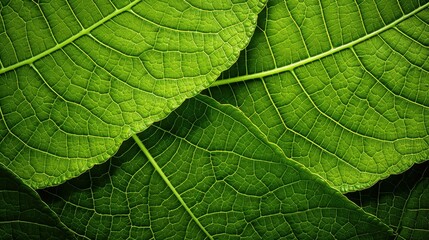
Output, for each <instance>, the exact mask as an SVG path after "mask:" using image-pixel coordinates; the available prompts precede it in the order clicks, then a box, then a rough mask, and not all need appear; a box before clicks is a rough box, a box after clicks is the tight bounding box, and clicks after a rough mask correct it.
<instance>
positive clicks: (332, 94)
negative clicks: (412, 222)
mask: <svg viewBox="0 0 429 240" xmlns="http://www.w3.org/2000/svg"><path fill="white" fill-rule="evenodd" d="M428 6H429V3H428V2H427V1H396V0H383V1H346V0H344V1H338V2H337V1H311V0H309V1H280V0H272V1H269V2H268V4H267V7H266V9H265V10H264V11H263V12H262V13H261V15H260V17H259V19H258V26H257V30H256V32H255V35H254V37H253V38H252V41H251V43H250V44H249V46H248V47H247V48H246V50H245V51H244V52H243V53H242V55H241V57H240V59H239V60H238V62H237V64H236V65H234V66H233V67H232V68H231V69H230V70H228V71H227V72H226V73H225V74H223V76H222V79H221V80H219V81H218V82H215V84H214V85H216V86H220V85H224V84H228V83H230V85H225V86H220V87H219V88H211V89H210V90H209V92H208V94H209V95H210V96H212V97H214V98H216V99H217V100H218V101H220V102H222V103H229V104H232V105H234V106H237V107H239V108H240V110H241V111H242V112H243V113H244V114H245V115H246V116H248V117H249V119H250V120H251V121H252V122H253V124H254V125H256V126H257V127H258V128H259V129H260V130H261V131H262V132H263V133H264V135H265V136H266V137H267V138H268V140H269V141H270V142H272V143H274V144H276V145H278V146H279V147H280V148H281V149H282V150H283V152H284V154H285V155H286V156H287V157H289V158H292V159H293V160H295V161H297V162H299V163H301V164H303V165H305V166H306V167H307V168H308V169H309V170H311V171H312V172H313V173H315V174H318V175H320V176H321V177H323V178H324V179H326V181H328V182H329V183H330V185H331V186H333V187H335V188H337V189H339V190H340V191H342V192H349V191H354V190H359V189H364V188H367V187H370V186H372V185H373V184H375V183H376V182H377V181H379V180H380V179H384V178H386V177H388V176H389V175H391V174H397V173H400V172H403V171H405V170H406V169H408V168H409V167H410V166H412V165H413V164H414V163H419V162H422V161H425V160H426V159H429V134H428V133H429V118H428V116H429V94H428V92H429V61H428V56H429V48H428V44H429V41H428V40H429V31H428V29H429V25H428V23H429V8H428ZM247 80H249V81H247ZM250 80H252V81H250ZM243 81H246V82H243Z"/></svg>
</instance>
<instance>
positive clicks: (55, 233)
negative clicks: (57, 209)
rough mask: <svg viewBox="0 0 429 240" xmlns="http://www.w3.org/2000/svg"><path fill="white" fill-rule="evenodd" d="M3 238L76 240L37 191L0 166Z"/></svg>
mask: <svg viewBox="0 0 429 240" xmlns="http://www.w3.org/2000/svg"><path fill="white" fill-rule="evenodd" d="M0 206H1V207H0V236H1V238H2V239H59V238H61V239H73V235H74V234H73V233H72V232H70V231H69V230H68V229H67V228H66V227H65V226H64V225H63V224H62V223H61V222H60V220H59V218H58V217H57V215H56V214H55V213H54V212H53V211H52V210H51V209H49V207H48V206H47V205H46V204H45V203H44V202H43V201H42V200H41V199H40V197H39V195H38V194H37V192H36V191H34V190H33V189H31V188H30V187H28V186H27V185H25V184H24V183H23V182H22V181H21V179H19V177H17V176H16V175H15V174H13V173H11V172H10V171H9V170H7V168H5V167H4V166H3V165H2V164H0Z"/></svg>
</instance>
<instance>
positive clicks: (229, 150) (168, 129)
mask: <svg viewBox="0 0 429 240" xmlns="http://www.w3.org/2000/svg"><path fill="white" fill-rule="evenodd" d="M225 132H227V133H228V134H225ZM140 136H141V138H142V139H143V140H144V143H145V144H146V146H147V149H148V150H149V151H150V153H151V154H152V156H153V157H154V160H155V161H156V165H157V167H154V166H153V165H151V164H150V162H149V161H147V159H145V156H144V155H143V154H142V152H141V151H140V148H139V147H137V145H136V144H135V143H134V142H126V144H124V145H123V147H122V148H121V150H120V152H119V153H118V154H117V155H116V156H115V157H114V158H112V159H111V161H110V162H109V163H106V164H103V165H100V166H96V167H94V168H93V169H91V170H90V171H89V173H88V174H84V175H82V176H80V177H78V178H76V179H73V180H70V181H68V182H66V183H65V184H63V185H60V186H58V187H55V188H51V189H48V190H44V191H43V192H41V194H42V197H43V199H44V200H45V201H47V202H48V204H49V205H50V206H51V207H52V209H53V210H54V211H55V212H57V213H58V214H59V215H60V216H61V219H62V220H63V222H64V223H65V224H66V225H67V226H68V227H70V228H71V229H73V230H74V231H76V232H77V233H78V234H80V235H84V236H86V237H88V238H90V239H106V238H111V239H124V238H140V239H152V238H153V239H205V238H213V239H224V238H225V239H226V238H243V239H278V238H289V239H294V238H297V239H316V238H320V239H348V238H351V239H387V237H388V236H389V228H388V227H387V226H386V225H384V224H382V223H381V222H379V221H378V220H377V219H376V218H374V217H373V216H371V215H368V214H366V213H365V212H364V211H362V210H361V209H360V208H359V207H357V206H356V205H354V204H353V203H351V202H350V201H348V200H347V198H345V197H344V196H343V195H341V194H340V193H339V192H337V191H336V190H334V189H332V188H330V187H329V186H328V185H327V184H326V183H325V182H324V181H322V180H321V179H320V178H319V177H318V176H316V175H313V174H311V173H310V172H309V171H308V170H306V169H305V168H302V167H301V166H300V165H299V164H296V163H295V162H294V161H291V160H288V159H285V158H284V156H283V153H282V151H281V150H279V149H278V147H276V146H274V145H272V144H270V143H268V142H267V141H266V140H265V138H264V136H263V135H262V134H261V133H260V132H259V130H258V129H257V128H255V126H253V124H252V123H251V122H250V121H248V120H247V118H246V117H245V116H244V115H243V114H242V113H241V112H240V111H239V110H237V109H235V108H233V107H231V106H223V105H220V104H219V103H217V102H215V101H214V100H212V99H210V98H208V97H204V96H199V97H197V98H193V99H190V100H188V101H187V102H185V104H184V105H182V106H181V107H180V108H179V109H178V110H176V111H174V112H173V113H172V114H171V115H170V116H169V117H168V118H167V119H165V120H163V121H162V122H160V123H157V124H155V125H154V126H152V127H150V128H149V129H148V130H147V131H145V132H144V133H142V134H141V135H140ZM158 167H159V172H157V171H156V170H155V169H156V168H158ZM160 172H162V174H164V176H162V175H160V174H159V173H160ZM167 182H168V183H167ZM169 184H171V187H169V186H168V185H169ZM172 191H175V192H176V193H177V194H173V192H172ZM179 199H180V200H183V204H182V203H181V202H180V201H179ZM186 209H188V210H186ZM189 213H192V216H191V215H190V214H189Z"/></svg>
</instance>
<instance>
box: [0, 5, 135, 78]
mask: <svg viewBox="0 0 429 240" xmlns="http://www.w3.org/2000/svg"><path fill="white" fill-rule="evenodd" d="M139 2H141V0H135V1H133V2H131V3H130V4H128V5H126V6H125V7H123V8H119V9H116V10H115V11H113V12H112V13H110V14H109V15H107V16H106V17H104V18H102V19H101V20H99V21H98V22H96V23H94V24H93V25H91V26H90V27H88V28H84V29H82V30H81V31H80V32H78V33H77V34H75V35H73V36H71V37H70V38H68V39H67V40H65V41H63V42H61V43H59V44H57V45H55V46H54V47H52V48H49V49H46V50H45V51H43V52H41V53H39V54H37V55H36V56H33V57H31V58H28V59H26V60H24V61H21V62H17V63H15V64H12V65H10V66H8V67H5V68H1V69H0V74H3V73H6V72H8V71H11V70H14V69H17V68H19V67H22V66H24V65H28V64H31V63H33V62H35V61H37V60H39V59H41V58H43V57H45V56H47V55H49V54H51V53H53V52H55V51H57V50H59V49H62V48H63V47H65V46H66V45H68V44H70V43H72V42H73V41H75V40H76V39H78V38H80V37H82V36H84V35H87V34H89V33H90V32H91V31H92V30H94V29H95V28H97V27H99V26H100V25H102V24H104V23H105V22H107V21H109V20H110V19H112V18H113V17H115V16H117V15H119V14H121V13H123V12H125V11H128V10H130V9H131V8H132V7H133V6H135V5H136V4H137V3H139ZM42 14H43V13H42Z"/></svg>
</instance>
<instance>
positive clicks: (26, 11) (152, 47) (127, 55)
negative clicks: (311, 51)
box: [0, 0, 263, 188]
mask: <svg viewBox="0 0 429 240" xmlns="http://www.w3.org/2000/svg"><path fill="white" fill-rule="evenodd" d="M262 7H263V1H258V0H249V1H233V2H230V1H211V2H206V1H203V2H202V1H167V0H165V1H158V0H149V1H147V0H146V1H139V0H134V1H106V0H103V1H94V2H92V1H77V0H76V1H62V0H55V1H39V2H38V3H35V2H33V1H28V0H11V1H1V2H0V14H1V15H0V46H1V48H0V117H1V119H0V139H2V140H1V141H0V152H1V154H0V162H1V163H3V164H5V165H6V166H7V168H9V169H10V170H12V171H13V172H15V173H16V174H18V175H19V176H20V177H21V178H22V179H23V180H24V181H25V183H27V184H29V185H31V186H33V187H36V188H41V187H45V186H50V185H55V184H59V183H61V182H63V181H65V180H67V179H69V178H71V177H74V176H77V175H79V174H81V173H82V172H84V171H86V170H87V169H89V168H91V167H92V166H93V165H94V164H97V163H101V162H104V161H106V160H107V159H108V158H109V157H110V156H111V155H113V154H114V153H115V152H116V151H117V149H118V148H119V146H120V145H121V143H122V141H123V140H125V139H127V138H129V137H130V136H131V135H132V134H135V133H137V132H140V131H142V130H144V129H146V128H147V127H148V126H150V125H151V124H152V123H153V122H155V121H159V120H161V119H162V118H164V117H166V116H167V114H168V113H169V112H171V111H172V110H173V109H175V108H176V107H178V106H179V105H180V104H181V103H182V102H183V101H184V100H185V99H186V98H189V97H192V96H194V95H196V94H197V93H199V92H200V91H201V90H203V89H205V88H207V87H208V86H209V85H210V83H212V82H213V81H214V80H215V79H216V78H217V77H218V76H219V75H220V73H221V72H222V71H223V70H226V69H227V68H228V67H230V66H231V65H232V64H233V63H234V62H235V61H236V59H237V58H238V55H239V51H240V50H241V49H243V48H244V47H245V46H246V45H247V43H248V41H249V39H250V36H251V34H252V33H253V30H254V28H255V24H256V17H257V13H258V12H259V11H260V10H261V9H262Z"/></svg>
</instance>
